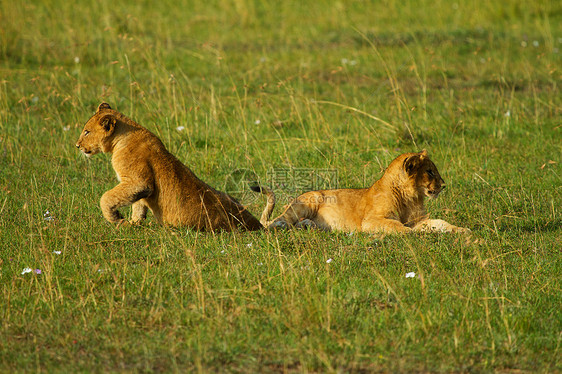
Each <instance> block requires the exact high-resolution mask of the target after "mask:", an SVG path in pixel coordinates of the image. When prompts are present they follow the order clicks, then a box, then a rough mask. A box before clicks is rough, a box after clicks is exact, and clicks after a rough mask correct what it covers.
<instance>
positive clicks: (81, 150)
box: [76, 143, 92, 157]
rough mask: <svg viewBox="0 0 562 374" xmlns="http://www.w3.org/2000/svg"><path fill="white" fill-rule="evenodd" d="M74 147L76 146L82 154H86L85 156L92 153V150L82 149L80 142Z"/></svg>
mask: <svg viewBox="0 0 562 374" xmlns="http://www.w3.org/2000/svg"><path fill="white" fill-rule="evenodd" d="M76 148H78V149H79V150H80V152H82V154H84V155H86V156H87V157H90V156H91V155H92V151H88V150H87V149H84V148H83V147H82V146H81V145H80V143H76Z"/></svg>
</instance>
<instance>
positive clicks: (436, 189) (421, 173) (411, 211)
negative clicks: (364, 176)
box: [256, 150, 470, 233]
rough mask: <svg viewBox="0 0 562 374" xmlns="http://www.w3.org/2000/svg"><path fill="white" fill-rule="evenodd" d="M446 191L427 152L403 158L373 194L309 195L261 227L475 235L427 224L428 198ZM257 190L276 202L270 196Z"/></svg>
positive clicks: (429, 221) (336, 192)
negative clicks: (425, 199)
mask: <svg viewBox="0 0 562 374" xmlns="http://www.w3.org/2000/svg"><path fill="white" fill-rule="evenodd" d="M443 188H445V182H444V181H443V179H442V178H441V175H439V172H438V171H437V168H436V167H435V164H434V163H433V162H432V161H431V160H430V159H429V157H428V155H427V151H426V150H423V151H422V152H419V153H404V154H402V155H400V156H398V157H397V158H396V159H394V160H393V161H392V162H391V163H390V165H389V166H388V168H387V169H386V170H385V172H384V174H383V176H382V177H381V178H380V179H379V180H377V181H376V182H375V183H374V184H373V185H372V186H371V187H369V188H362V189H338V190H322V191H310V192H306V193H303V194H302V195H300V196H298V197H297V198H296V199H295V200H294V201H293V202H292V203H291V204H289V206H288V207H287V208H286V209H285V211H284V212H283V214H281V215H280V216H279V217H278V218H276V219H275V220H273V221H272V222H269V221H268V219H269V216H268V215H267V214H268V213H267V212H264V214H263V215H262V218H261V221H262V224H263V225H264V226H268V227H270V228H275V227H281V228H283V227H288V226H312V227H318V228H319V229H323V230H342V231H363V232H384V233H394V232H409V231H437V232H464V231H470V230H468V229H465V228H462V227H457V226H453V225H451V224H449V223H447V222H445V221H443V220H435V219H429V218H428V215H427V213H426V210H425V207H424V198H425V197H426V196H427V197H430V198H436V197H437V195H439V193H440V192H441V191H442V190H443ZM256 190H258V191H261V192H262V193H264V194H266V195H268V196H269V198H270V200H271V199H272V196H273V192H272V191H271V190H268V189H265V188H261V189H256ZM271 210H272V209H270V211H271Z"/></svg>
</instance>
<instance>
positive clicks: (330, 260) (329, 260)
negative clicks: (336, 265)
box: [326, 258, 334, 264]
mask: <svg viewBox="0 0 562 374" xmlns="http://www.w3.org/2000/svg"><path fill="white" fill-rule="evenodd" d="M332 261H334V260H332V259H331V258H329V259H328V260H327V261H326V263H327V264H329V263H330V262H332Z"/></svg>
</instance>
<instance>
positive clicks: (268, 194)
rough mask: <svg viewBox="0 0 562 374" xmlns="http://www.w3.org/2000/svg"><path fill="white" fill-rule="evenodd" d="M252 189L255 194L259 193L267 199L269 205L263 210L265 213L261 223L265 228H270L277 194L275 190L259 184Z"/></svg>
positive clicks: (251, 187)
mask: <svg viewBox="0 0 562 374" xmlns="http://www.w3.org/2000/svg"><path fill="white" fill-rule="evenodd" d="M250 189H251V190H252V191H254V192H259V193H261V194H263V195H265V196H266V197H267V203H266V204H265V208H264V209H263V213H262V214H261V218H260V222H261V224H262V225H263V226H264V227H266V228H267V227H268V226H269V225H270V224H271V221H270V220H269V218H270V217H271V213H273V208H275V194H274V193H273V190H272V189H270V188H267V187H264V186H260V185H259V184H257V183H256V184H255V185H252V186H250Z"/></svg>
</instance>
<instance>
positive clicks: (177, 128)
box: [176, 126, 185, 131]
mask: <svg viewBox="0 0 562 374" xmlns="http://www.w3.org/2000/svg"><path fill="white" fill-rule="evenodd" d="M176 130H178V131H183V130H185V127H184V126H178V127H176Z"/></svg>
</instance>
